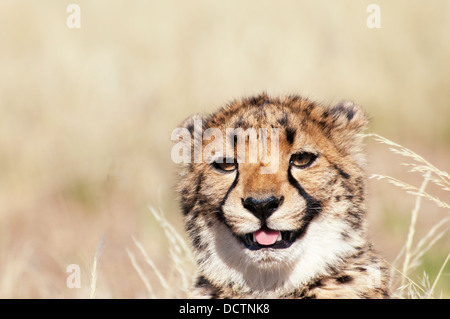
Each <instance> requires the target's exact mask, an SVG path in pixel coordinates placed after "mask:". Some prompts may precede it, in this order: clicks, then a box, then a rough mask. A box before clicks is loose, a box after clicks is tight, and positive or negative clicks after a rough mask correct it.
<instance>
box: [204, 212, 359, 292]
mask: <svg viewBox="0 0 450 319" xmlns="http://www.w3.org/2000/svg"><path fill="white" fill-rule="evenodd" d="M215 226H216V227H214V229H211V230H209V231H211V232H214V234H212V233H211V234H209V235H211V237H210V238H214V240H213V241H212V242H211V244H212V245H213V246H214V247H211V248H212V249H211V250H210V251H213V253H212V254H211V255H210V257H209V260H208V262H205V263H202V265H201V269H200V271H201V272H202V274H203V275H204V276H206V277H207V278H208V279H209V280H211V281H212V282H214V283H215V284H217V285H219V286H222V285H228V284H232V285H238V286H240V287H241V288H243V289H245V290H251V291H253V292H264V291H276V290H277V288H282V289H283V290H285V289H295V288H298V287H301V286H302V285H304V284H306V283H308V282H309V281H311V280H312V279H314V278H316V277H318V276H320V275H325V274H327V272H328V271H329V270H328V269H329V266H335V267H336V266H338V265H339V263H340V262H341V260H342V258H344V257H346V256H349V255H350V254H352V253H354V252H355V248H354V247H356V246H357V245H359V244H361V243H362V241H363V239H361V238H359V237H358V238H354V239H348V240H347V241H344V239H343V238H342V235H341V234H342V231H345V230H346V226H345V224H343V223H342V222H339V221H333V220H327V219H325V218H321V216H318V217H317V218H316V219H315V220H313V221H312V222H311V224H310V225H309V226H308V229H307V231H306V233H305V234H304V235H303V236H302V237H301V238H299V239H298V240H296V241H295V242H294V243H293V244H292V245H291V246H290V247H289V248H285V249H261V250H256V251H252V250H249V249H247V248H245V247H244V245H243V244H242V243H241V242H240V241H239V240H238V239H237V238H236V237H235V236H234V235H233V234H232V233H231V232H230V230H229V229H228V228H227V227H226V226H225V225H224V224H222V223H220V222H218V223H216V224H215Z"/></svg>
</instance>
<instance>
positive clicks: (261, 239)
mask: <svg viewBox="0 0 450 319" xmlns="http://www.w3.org/2000/svg"><path fill="white" fill-rule="evenodd" d="M279 234H280V231H279V230H270V229H260V230H258V231H257V232H256V233H255V240H256V241H257V242H258V244H260V245H266V246H269V245H273V244H275V243H276V242H277V238H278V235H279Z"/></svg>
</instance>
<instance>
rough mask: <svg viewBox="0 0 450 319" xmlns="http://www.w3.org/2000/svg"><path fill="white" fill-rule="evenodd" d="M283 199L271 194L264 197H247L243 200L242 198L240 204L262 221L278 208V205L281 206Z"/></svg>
mask: <svg viewBox="0 0 450 319" xmlns="http://www.w3.org/2000/svg"><path fill="white" fill-rule="evenodd" d="M283 200H284V197H283V196H281V197H280V198H276V197H274V196H271V197H268V198H264V199H256V198H253V197H247V198H246V199H245V200H244V199H242V206H244V208H245V209H247V210H249V211H250V212H251V213H252V214H253V215H255V216H256V217H258V218H259V219H260V220H261V221H263V222H264V221H265V220H266V219H267V218H269V217H270V215H272V213H273V212H274V211H276V210H277V209H278V207H280V206H281V204H282V203H283Z"/></svg>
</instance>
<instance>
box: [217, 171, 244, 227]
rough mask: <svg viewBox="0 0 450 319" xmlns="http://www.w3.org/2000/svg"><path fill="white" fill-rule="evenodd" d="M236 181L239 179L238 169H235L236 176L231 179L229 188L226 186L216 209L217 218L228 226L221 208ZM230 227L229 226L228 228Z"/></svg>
mask: <svg viewBox="0 0 450 319" xmlns="http://www.w3.org/2000/svg"><path fill="white" fill-rule="evenodd" d="M238 181H239V171H238V170H237V171H236V177H235V178H234V181H233V183H232V184H231V186H230V188H228V190H227V192H226V194H225V196H224V198H223V199H222V202H221V203H220V207H219V210H218V211H217V213H218V214H217V215H218V217H219V220H220V221H222V222H224V223H225V225H227V226H228V227H229V228H230V226H229V225H228V224H227V221H226V220H225V216H224V214H223V209H222V207H223V205H225V202H226V201H227V198H228V195H230V193H231V191H232V190H233V189H234V188H235V187H236V185H237V183H238ZM230 229H231V228H230Z"/></svg>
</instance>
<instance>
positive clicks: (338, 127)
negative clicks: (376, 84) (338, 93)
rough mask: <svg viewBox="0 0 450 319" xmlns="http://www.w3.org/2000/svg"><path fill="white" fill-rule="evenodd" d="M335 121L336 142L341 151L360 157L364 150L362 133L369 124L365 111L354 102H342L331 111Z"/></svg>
mask: <svg viewBox="0 0 450 319" xmlns="http://www.w3.org/2000/svg"><path fill="white" fill-rule="evenodd" d="M330 114H331V117H332V119H333V126H334V130H333V131H334V132H333V133H334V134H333V136H334V140H335V143H336V145H338V146H339V148H340V149H342V150H345V151H346V152H348V153H349V154H350V155H357V154H358V155H360V157H361V158H362V154H361V148H362V139H363V136H362V134H361V133H362V132H363V131H364V129H365V128H366V127H367V125H368V124H369V119H368V117H367V114H366V113H365V112H364V110H363V109H362V108H361V107H360V106H359V105H357V104H355V103H354V102H352V101H342V102H340V103H338V104H337V105H335V106H333V107H332V108H331V109H330Z"/></svg>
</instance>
